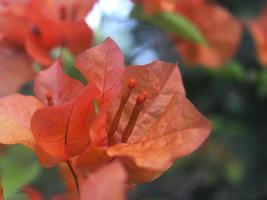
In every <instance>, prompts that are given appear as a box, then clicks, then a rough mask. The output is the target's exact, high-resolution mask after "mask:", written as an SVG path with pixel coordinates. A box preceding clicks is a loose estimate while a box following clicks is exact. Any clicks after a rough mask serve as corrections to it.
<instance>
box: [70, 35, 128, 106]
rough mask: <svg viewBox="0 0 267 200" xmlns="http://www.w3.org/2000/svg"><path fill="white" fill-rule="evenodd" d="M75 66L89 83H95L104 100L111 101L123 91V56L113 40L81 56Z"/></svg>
mask: <svg viewBox="0 0 267 200" xmlns="http://www.w3.org/2000/svg"><path fill="white" fill-rule="evenodd" d="M75 66H76V67H77V68H78V69H79V70H80V71H81V72H82V73H83V74H84V76H85V77H86V78H87V80H88V81H90V82H93V83H94V84H95V85H96V86H97V87H98V89H99V90H100V92H101V93H102V94H103V96H102V103H103V102H104V100H106V99H108V100H110V99H111V98H112V97H114V96H116V95H117V94H118V92H119V91H120V89H121V79H122V75H123V72H124V59H123V55H122V53H121V51H120V49H119V47H118V46H117V45H116V43H115V42H113V40H112V39H110V38H108V39H106V40H105V41H104V42H103V43H102V44H100V45H98V46H96V47H94V48H91V49H89V50H87V51H85V52H84V53H82V54H80V55H79V56H78V57H77V59H76V63H75Z"/></svg>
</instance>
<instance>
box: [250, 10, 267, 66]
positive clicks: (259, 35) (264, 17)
mask: <svg viewBox="0 0 267 200" xmlns="http://www.w3.org/2000/svg"><path fill="white" fill-rule="evenodd" d="M249 29H250V32H251V34H252V37H253V39H254V43H255V47H256V53H257V57H258V60H259V62H260V63H261V64H262V65H263V66H264V67H267V7H265V8H263V10H262V12H261V14H260V16H259V18H258V19H256V20H254V21H251V22H250V23H249Z"/></svg>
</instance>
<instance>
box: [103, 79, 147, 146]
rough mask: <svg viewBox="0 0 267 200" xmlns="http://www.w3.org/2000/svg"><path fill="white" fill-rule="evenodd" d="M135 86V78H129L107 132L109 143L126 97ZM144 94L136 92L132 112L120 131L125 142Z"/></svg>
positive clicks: (126, 100)
mask: <svg viewBox="0 0 267 200" xmlns="http://www.w3.org/2000/svg"><path fill="white" fill-rule="evenodd" d="M135 86H136V80H135V79H129V81H128V87H127V89H126V91H125V92H124V94H123V96H122V98H121V102H120V105H119V108H118V110H117V112H116V114H115V116H114V118H113V120H112V123H111V127H110V129H109V132H108V139H109V145H111V142H112V137H113V136H114V134H115V132H116V130H117V128H118V125H119V122H120V119H121V115H122V113H123V110H124V108H125V105H126V103H127V102H128V99H129V97H130V95H131V93H132V90H133V88H134V87H135ZM146 96H147V95H146V93H145V92H140V93H139V94H138V96H137V98H136V103H135V106H134V109H133V111H132V114H131V116H130V119H129V121H128V123H127V125H126V127H125V129H124V131H123V133H122V137H121V142H127V141H128V139H129V137H130V136H131V133H132V132H133V129H134V126H135V124H136V121H137V118H138V116H139V114H140V113H141V111H142V109H143V106H144V102H145V100H146Z"/></svg>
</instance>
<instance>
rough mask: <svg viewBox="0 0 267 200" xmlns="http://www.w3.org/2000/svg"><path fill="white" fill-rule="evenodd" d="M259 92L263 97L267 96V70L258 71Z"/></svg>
mask: <svg viewBox="0 0 267 200" xmlns="http://www.w3.org/2000/svg"><path fill="white" fill-rule="evenodd" d="M258 93H259V95H260V96H261V97H267V71H266V70H265V71H261V72H259V73H258Z"/></svg>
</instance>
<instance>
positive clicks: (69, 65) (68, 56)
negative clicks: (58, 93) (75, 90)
mask: <svg viewBox="0 0 267 200" xmlns="http://www.w3.org/2000/svg"><path fill="white" fill-rule="evenodd" d="M61 51H62V64H63V68H64V71H65V72H66V73H67V74H68V75H69V76H70V77H72V78H74V79H76V80H80V81H81V82H83V83H86V80H85V78H84V76H83V75H82V74H81V72H80V71H79V70H77V69H76V68H75V67H74V62H75V59H74V56H73V55H72V53H71V52H70V51H69V50H68V49H66V48H63V49H62V50H61Z"/></svg>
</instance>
